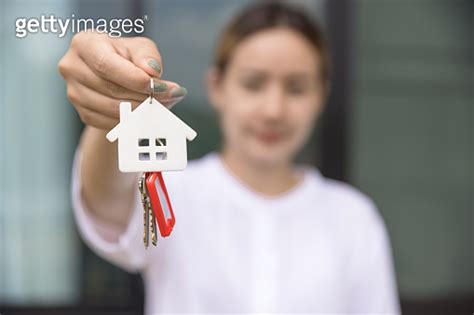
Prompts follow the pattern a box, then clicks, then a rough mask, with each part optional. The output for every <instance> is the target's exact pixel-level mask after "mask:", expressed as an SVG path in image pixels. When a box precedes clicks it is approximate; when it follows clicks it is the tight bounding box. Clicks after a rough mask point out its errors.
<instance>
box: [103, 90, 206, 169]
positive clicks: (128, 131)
mask: <svg viewBox="0 0 474 315" xmlns="http://www.w3.org/2000/svg"><path fill="white" fill-rule="evenodd" d="M196 136H197V133H196V131H194V130H193V129H192V128H191V127H189V126H188V125H187V124H186V123H185V122H183V121H182V120H181V119H179V118H178V117H177V116H176V115H175V114H173V113H172V112H171V111H170V110H169V109H167V108H166V107H165V106H164V105H162V104H161V103H160V102H158V101H157V100H156V99H154V98H152V97H149V98H147V99H146V100H145V101H144V102H143V103H141V104H140V105H138V107H137V108H135V110H133V111H132V104H131V103H130V102H122V103H120V123H118V124H117V125H116V126H115V127H114V128H113V129H112V130H111V131H109V133H108V134H107V139H108V140H109V141H110V142H114V141H115V140H118V162H119V163H118V164H119V169H120V171H122V172H161V171H178V170H183V169H185V168H186V165H187V163H188V157H187V147H186V145H187V143H186V140H188V141H192V140H194V138H195V137H196ZM147 140H148V141H147ZM160 142H161V143H160ZM146 144H148V145H146ZM147 153H148V155H147Z"/></svg>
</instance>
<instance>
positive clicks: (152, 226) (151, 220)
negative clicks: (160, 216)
mask: <svg viewBox="0 0 474 315" xmlns="http://www.w3.org/2000/svg"><path fill="white" fill-rule="evenodd" d="M145 189H146V187H145ZM146 204H147V208H148V216H149V227H150V231H151V243H152V244H153V246H156V243H157V240H158V234H157V231H158V230H157V226H156V217H155V213H154V212H153V208H152V205H151V199H150V195H149V194H148V190H147V195H146Z"/></svg>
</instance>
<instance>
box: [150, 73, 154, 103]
mask: <svg viewBox="0 0 474 315" xmlns="http://www.w3.org/2000/svg"><path fill="white" fill-rule="evenodd" d="M154 98H155V82H153V78H150V104H151V103H153V99H154Z"/></svg>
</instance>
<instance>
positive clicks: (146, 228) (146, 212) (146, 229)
mask: <svg viewBox="0 0 474 315" xmlns="http://www.w3.org/2000/svg"><path fill="white" fill-rule="evenodd" d="M138 189H139V190H140V196H141V201H142V205H143V245H145V248H148V245H149V243H150V219H151V218H150V208H149V207H148V203H149V202H148V200H149V197H148V191H147V190H146V187H145V173H143V174H142V175H141V176H140V178H139V179H138Z"/></svg>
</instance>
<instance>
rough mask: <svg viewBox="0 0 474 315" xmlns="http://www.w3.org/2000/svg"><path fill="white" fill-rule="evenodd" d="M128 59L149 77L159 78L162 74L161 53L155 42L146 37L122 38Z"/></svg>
mask: <svg viewBox="0 0 474 315" xmlns="http://www.w3.org/2000/svg"><path fill="white" fill-rule="evenodd" d="M123 39H124V40H125V41H126V42H125V46H126V47H127V50H128V53H129V58H130V60H131V61H132V62H133V63H134V64H135V65H136V66H137V67H139V68H141V69H142V70H143V71H145V72H146V73H148V74H149V75H150V76H151V77H155V78H160V77H161V75H162V74H163V63H162V61H161V55H160V52H159V51H158V47H156V45H155V43H154V42H153V41H152V40H151V39H148V38H146V37H132V38H123Z"/></svg>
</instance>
